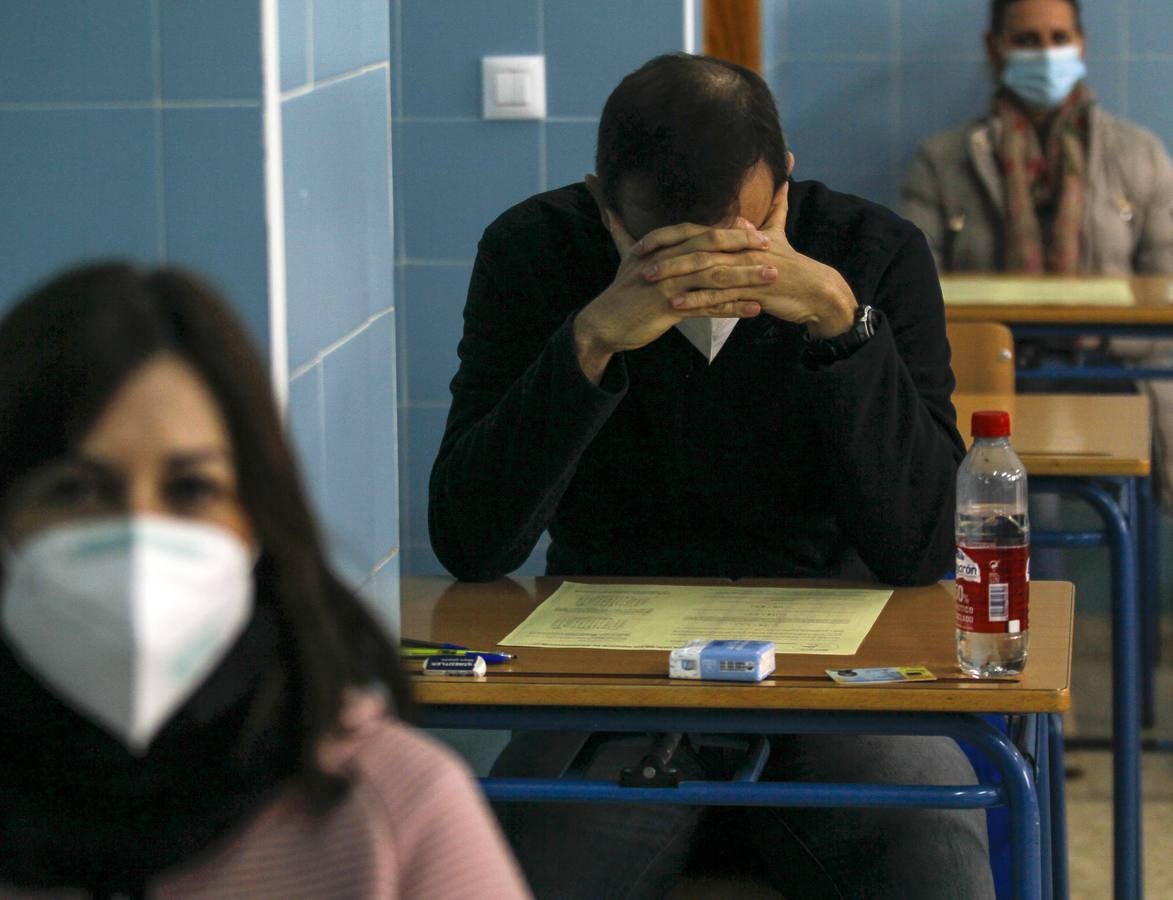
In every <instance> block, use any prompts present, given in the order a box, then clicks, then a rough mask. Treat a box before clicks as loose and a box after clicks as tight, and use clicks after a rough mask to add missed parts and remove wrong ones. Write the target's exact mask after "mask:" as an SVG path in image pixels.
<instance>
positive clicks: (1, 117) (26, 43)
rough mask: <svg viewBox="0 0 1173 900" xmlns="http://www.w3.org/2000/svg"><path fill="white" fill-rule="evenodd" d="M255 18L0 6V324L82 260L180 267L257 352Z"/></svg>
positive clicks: (147, 2)
mask: <svg viewBox="0 0 1173 900" xmlns="http://www.w3.org/2000/svg"><path fill="white" fill-rule="evenodd" d="M260 52H261V50H260V6H259V4H257V3H239V2H236V0H215V2H205V3H188V2H185V0H106V2H104V3H80V4H79V3H42V2H36V0H8V2H5V3H3V4H0V198H3V199H2V201H0V311H3V310H4V309H5V308H7V307H8V306H9V305H10V304H11V303H12V302H13V300H14V299H15V298H16V297H17V296H19V295H20V294H21V293H23V292H24V291H26V290H27V289H29V288H30V287H32V285H33V284H35V283H36V282H39V281H40V280H42V279H44V278H46V277H47V276H49V275H50V274H52V273H53V272H55V271H56V270H58V269H60V268H62V267H64V266H67V265H72V264H74V263H76V262H78V261H80V260H82V259H86V258H95V257H112V256H118V257H129V258H130V259H132V260H135V261H138V262H142V263H161V262H168V263H174V264H181V265H186V266H190V267H192V268H195V269H198V270H200V271H201V272H204V273H205V274H206V275H208V276H209V277H210V278H211V279H212V280H214V281H215V282H217V283H219V284H220V286H221V287H223V288H224V289H225V290H226V291H227V293H228V294H229V295H230V296H231V297H232V299H233V301H234V302H235V303H236V305H237V308H238V309H239V311H240V312H241V313H242V314H243V316H244V318H245V319H246V321H247V322H248V324H249V326H250V328H251V330H252V332H253V334H254V336H255V337H256V338H257V339H258V341H260V342H261V343H262V345H264V344H265V343H266V342H267V339H268V322H269V319H268V298H267V296H266V293H267V277H266V253H265V224H264V193H263V191H264V179H263V176H262V166H263V156H262V147H261V103H260V90H261V77H260V73H261V61H260Z"/></svg>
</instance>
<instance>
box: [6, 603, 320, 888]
mask: <svg viewBox="0 0 1173 900" xmlns="http://www.w3.org/2000/svg"><path fill="white" fill-rule="evenodd" d="M282 643H283V642H282V641H281V640H280V635H279V625H278V623H277V617H276V615H275V614H274V613H273V612H271V611H262V610H261V609H260V608H258V610H257V612H256V614H255V615H254V616H253V618H252V621H251V622H250V623H249V625H248V627H247V628H246V629H245V630H244V632H243V633H242V634H241V636H240V638H238V639H237V642H236V643H235V644H234V645H233V648H232V650H231V651H230V652H229V654H228V656H226V657H225V658H224V660H223V661H222V662H221V663H220V665H219V666H218V667H217V668H216V669H215V671H214V672H213V673H212V674H211V675H210V676H209V677H208V679H207V680H206V681H205V682H204V683H203V685H201V686H200V688H199V689H198V690H197V691H196V692H195V694H193V695H192V696H191V697H190V698H189V699H188V701H187V702H186V703H185V704H184V705H183V707H182V708H181V709H180V710H179V711H178V713H177V714H176V715H175V716H174V717H173V718H172V719H171V721H170V722H169V723H168V724H167V725H166V726H165V727H164V728H163V730H162V731H160V732H159V734H158V736H157V737H156V738H155V741H154V742H153V743H152V744H151V746H150V749H149V751H148V752H147V754H146V755H145V756H134V755H133V754H131V753H130V752H129V751H128V750H127V749H126V747H125V746H123V744H122V743H121V742H119V741H118V740H116V739H115V738H113V737H111V736H110V735H109V734H107V733H106V732H105V731H103V730H102V729H100V728H99V727H98V726H97V725H94V724H93V723H92V722H90V720H89V719H87V718H85V717H84V716H82V715H80V714H78V713H76V712H74V711H73V710H72V709H71V708H69V707H68V706H66V705H65V704H64V703H62V702H61V701H60V700H58V699H57V698H56V696H55V695H53V694H52V693H51V692H49V691H48V690H47V689H46V688H45V687H44V686H43V685H42V684H41V682H40V681H39V680H38V679H36V678H35V677H34V676H33V675H31V674H30V673H29V672H28V671H26V670H25V669H24V668H23V667H22V666H21V665H20V663H19V662H18V661H17V660H16V659H14V658H13V656H12V653H11V651H10V649H9V648H8V647H7V645H6V644H5V643H4V642H3V641H2V640H0V883H8V884H10V885H13V886H19V887H24V888H51V887H74V888H84V889H87V890H89V891H91V892H92V893H94V894H95V895H96V896H99V897H100V896H104V895H107V894H110V893H113V892H118V893H124V894H130V895H134V896H137V895H141V894H142V893H144V892H145V890H146V885H147V882H148V881H149V880H150V879H151V878H153V877H155V876H156V875H158V874H159V873H161V872H163V871H165V870H167V869H170V868H172V867H174V866H176V865H179V864H181V863H184V862H186V861H188V860H190V859H191V858H192V857H194V856H196V855H197V854H199V853H200V852H201V851H204V850H206V849H208V848H209V847H210V846H211V845H212V844H213V843H215V842H216V841H217V840H218V839H219V838H221V837H224V836H226V834H227V833H228V832H229V831H230V830H231V829H233V828H234V827H235V826H237V825H239V824H243V822H244V821H245V819H246V818H247V817H249V816H250V815H251V814H253V813H254V812H257V811H259V809H260V808H261V806H263V805H264V803H265V802H266V801H267V800H269V799H270V798H271V797H272V796H273V794H274V791H275V789H276V788H277V787H278V785H279V784H280V783H281V782H283V781H285V780H286V779H287V778H288V777H289V776H290V775H291V774H292V773H293V772H294V770H295V768H296V764H297V744H296V736H295V735H296V732H295V723H294V715H293V709H294V707H295V704H294V703H292V702H291V700H290V697H291V695H292V693H293V691H292V689H291V688H289V686H288V681H287V678H286V676H285V675H284V673H286V672H289V671H291V669H290V667H289V666H288V663H287V661H285V660H283V659H282V653H281V649H280V648H281V646H282ZM269 702H276V703H277V704H278V705H279V707H280V708H281V709H282V710H283V712H282V714H281V715H278V716H276V717H273V718H272V719H271V721H273V722H274V723H275V724H273V725H270V726H269V727H266V728H260V729H258V728H256V727H255V726H254V725H253V724H252V723H251V722H250V714H253V713H254V711H255V710H256V709H257V708H258V707H259V706H261V705H267V704H268V703H269Z"/></svg>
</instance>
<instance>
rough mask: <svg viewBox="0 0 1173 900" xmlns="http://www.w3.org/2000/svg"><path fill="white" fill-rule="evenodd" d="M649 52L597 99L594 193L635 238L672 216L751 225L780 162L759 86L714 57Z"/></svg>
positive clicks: (769, 103) (782, 147) (759, 219)
mask: <svg viewBox="0 0 1173 900" xmlns="http://www.w3.org/2000/svg"><path fill="white" fill-rule="evenodd" d="M655 62H656V65H645V66H643V67H642V68H640V69H637V70H636V71H635V72H632V73H631V74H630V75H628V76H627V77H626V78H624V79H623V81H622V82H620V84H619V86H618V87H617V88H616V89H615V90H614V92H612V94H611V96H610V98H609V99H608V100H607V104H606V106H604V108H603V113H602V116H601V118H600V121H599V140H598V150H597V152H596V157H595V173H596V177H597V182H596V199H598V200H599V202H600V203H601V204H602V205H603V206H604V207H605V208H606V209H608V210H611V211H613V212H615V213H616V214H618V216H619V217H620V219H621V220H622V222H623V224H624V226H625V228H626V229H627V232H628V233H629V234H630V235H631V236H632V238H634V239H636V240H638V239H639V238H641V237H643V236H644V235H645V234H647V233H648V232H649V231H653V230H655V229H656V228H662V227H664V226H666V225H675V224H679V223H681V222H692V223H695V224H700V225H727V226H729V227H734V226H735V224H736V220H737V219H738V218H739V217H740V218H743V219H746V220H747V221H748V222H750V224H752V225H754V226H755V227H758V226H760V225H761V224H762V223H763V222H764V221H765V219H766V216H767V214H768V213H769V210H770V206H771V205H772V202H773V197H774V193H775V191H776V190H777V189H778V188H779V187H781V186H782V183H783V182H784V181H785V180H786V177H787V175H788V173H789V168H790V162H789V159H788V151H787V147H786V140H785V138H784V137H783V135H782V128H781V125H780V123H779V120H778V112H777V108H776V107H775V105H774V98H773V96H772V95H771V94H770V90H769V88H768V87H767V86H766V84H765V82H764V81H762V80H761V78H760V77H758V76H757V75H756V74H754V73H753V72H750V71H749V70H748V69H744V68H742V67H741V66H738V65H736V64H734V63H729V62H725V61H723V60H706V61H705V64H704V65H697V62H696V59H695V58H689V57H685V56H681V57H680V58H673V57H668V58H663V57H661V58H660V59H658V60H656V61H655ZM747 76H748V77H747Z"/></svg>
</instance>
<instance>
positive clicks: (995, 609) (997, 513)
mask: <svg viewBox="0 0 1173 900" xmlns="http://www.w3.org/2000/svg"><path fill="white" fill-rule="evenodd" d="M972 433H973V446H972V447H971V448H970V450H969V454H968V455H967V456H966V457H965V459H964V460H963V461H962V463H961V467H960V468H959V469H958V470H957V520H956V526H957V527H956V534H957V568H956V573H955V574H956V592H957V662H958V664H959V665H960V666H961V670H962V671H963V672H965V673H966V674H967V675H974V676H978V677H988V676H993V675H1015V674H1017V673H1019V672H1021V671H1022V669H1023V667H1024V666H1025V665H1026V655H1027V651H1028V649H1029V647H1030V632H1029V630H1028V626H1029V621H1028V614H1029V605H1030V522H1029V520H1028V518H1027V497H1026V468H1025V467H1024V466H1023V465H1022V460H1020V459H1019V458H1018V454H1016V453H1015V452H1014V448H1012V447H1011V446H1010V414H1009V413H1006V412H1001V411H991V410H984V411H980V412H975V413H974V414H973V420H972Z"/></svg>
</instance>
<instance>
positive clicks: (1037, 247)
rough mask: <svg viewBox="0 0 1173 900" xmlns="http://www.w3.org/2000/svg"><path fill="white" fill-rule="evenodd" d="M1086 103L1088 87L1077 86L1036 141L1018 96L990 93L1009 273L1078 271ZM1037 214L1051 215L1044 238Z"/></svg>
mask: <svg viewBox="0 0 1173 900" xmlns="http://www.w3.org/2000/svg"><path fill="white" fill-rule="evenodd" d="M1091 103H1092V95H1091V91H1090V90H1089V89H1088V88H1087V87H1086V86H1085V85H1084V84H1083V83H1082V82H1081V83H1080V84H1078V85H1076V87H1075V90H1073V91H1072V92H1071V94H1070V95H1069V96H1068V97H1067V99H1066V100H1064V101H1063V104H1062V105H1061V106H1060V107H1059V108H1058V109H1057V110H1056V111H1055V113H1054V117H1053V118H1052V120H1051V122H1050V125H1049V126H1048V129H1047V133H1046V135H1045V136H1044V137H1043V139H1042V141H1041V142H1040V139H1039V135H1038V133H1037V132H1036V131H1035V128H1034V126H1033V125H1032V124H1031V121H1030V119H1029V118H1027V116H1026V113H1025V112H1024V111H1023V109H1022V106H1021V105H1020V104H1019V102H1018V100H1017V98H1015V96H1014V95H1013V94H1012V93H1011V92H1010V91H1009V90H1006V89H1002V90H1000V91H998V92H997V93H996V94H995V95H994V100H993V115H994V116H995V117H997V118H998V120H999V121H1000V123H1001V126H1002V137H1001V143H1000V145H999V147H998V159H999V163H1000V165H1001V167H1002V178H1003V183H1004V184H1005V186H1006V270H1007V271H1009V272H1061V273H1074V272H1077V271H1078V270H1079V258H1080V240H1079V233H1080V229H1081V226H1082V224H1083V204H1084V195H1085V194H1086V191H1087V141H1088V112H1089V109H1090V108H1091ZM1040 212H1041V213H1042V214H1043V217H1044V218H1049V219H1050V222H1051V228H1050V234H1049V238H1048V236H1047V235H1046V234H1045V233H1044V228H1043V225H1042V224H1041V222H1040Z"/></svg>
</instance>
